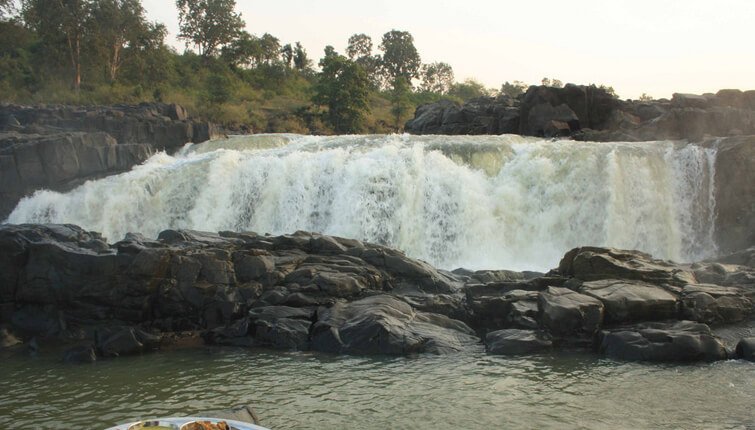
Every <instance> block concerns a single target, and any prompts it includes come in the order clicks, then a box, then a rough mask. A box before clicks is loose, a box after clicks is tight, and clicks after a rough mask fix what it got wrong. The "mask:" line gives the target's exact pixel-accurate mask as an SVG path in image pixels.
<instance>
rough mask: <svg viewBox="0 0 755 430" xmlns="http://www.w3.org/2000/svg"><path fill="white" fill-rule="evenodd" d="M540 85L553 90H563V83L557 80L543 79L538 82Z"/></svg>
mask: <svg viewBox="0 0 755 430" xmlns="http://www.w3.org/2000/svg"><path fill="white" fill-rule="evenodd" d="M540 83H541V84H542V85H543V86H546V87H553V88H563V86H564V83H563V82H561V81H559V80H558V79H550V78H543V80H542V81H540Z"/></svg>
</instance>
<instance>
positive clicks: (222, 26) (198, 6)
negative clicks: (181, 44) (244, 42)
mask: <svg viewBox="0 0 755 430" xmlns="http://www.w3.org/2000/svg"><path fill="white" fill-rule="evenodd" d="M176 7H178V24H179V33H178V37H179V38H181V39H184V40H186V44H187V45H188V44H189V43H193V44H194V45H196V46H197V48H198V49H199V54H200V55H201V56H203V57H205V58H206V57H212V56H213V55H215V54H216V52H217V51H218V50H219V49H220V48H222V47H223V46H225V45H228V44H229V43H231V42H233V41H234V40H235V39H236V38H237V37H239V36H240V35H241V31H242V30H243V28H244V25H245V24H244V21H243V20H242V19H241V14H240V13H236V12H235V11H234V8H235V7H236V2H235V0H176Z"/></svg>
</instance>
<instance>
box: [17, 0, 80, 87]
mask: <svg viewBox="0 0 755 430" xmlns="http://www.w3.org/2000/svg"><path fill="white" fill-rule="evenodd" d="M91 5H92V1H90V0H26V1H25V2H24V3H23V12H22V13H23V18H24V22H26V24H27V25H28V26H29V27H30V28H31V29H33V30H34V31H36V32H37V35H38V36H39V37H40V39H42V43H43V44H45V45H47V47H48V48H50V49H55V48H52V47H53V46H55V47H59V46H60V45H61V42H62V44H63V45H64V46H66V47H67V52H68V57H69V59H70V64H71V70H72V72H73V73H72V75H73V83H72V86H73V88H74V89H75V90H76V91H78V90H79V88H80V87H81V51H82V45H83V40H84V36H85V34H86V32H87V23H88V21H89V20H88V16H89V11H90V9H91Z"/></svg>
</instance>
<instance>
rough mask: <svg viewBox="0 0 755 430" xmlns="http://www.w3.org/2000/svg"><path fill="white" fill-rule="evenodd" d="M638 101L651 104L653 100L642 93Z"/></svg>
mask: <svg viewBox="0 0 755 430" xmlns="http://www.w3.org/2000/svg"><path fill="white" fill-rule="evenodd" d="M639 100H640V101H641V102H652V101H653V100H655V99H654V98H653V96H651V95H648V94H647V93H642V95H641V96H640V98H639Z"/></svg>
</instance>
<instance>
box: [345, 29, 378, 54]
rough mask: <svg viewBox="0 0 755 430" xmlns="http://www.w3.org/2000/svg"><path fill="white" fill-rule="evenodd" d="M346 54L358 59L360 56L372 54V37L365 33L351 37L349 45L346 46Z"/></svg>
mask: <svg viewBox="0 0 755 430" xmlns="http://www.w3.org/2000/svg"><path fill="white" fill-rule="evenodd" d="M346 55H348V56H349V59H350V60H352V61H356V60H358V59H360V58H364V57H371V56H372V38H371V37H370V36H368V35H366V34H364V33H361V34H355V35H352V36H351V37H349V45H348V46H347V47H346Z"/></svg>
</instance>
